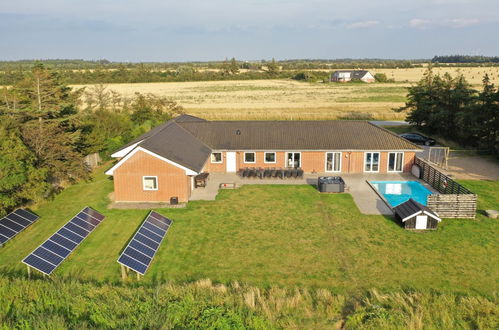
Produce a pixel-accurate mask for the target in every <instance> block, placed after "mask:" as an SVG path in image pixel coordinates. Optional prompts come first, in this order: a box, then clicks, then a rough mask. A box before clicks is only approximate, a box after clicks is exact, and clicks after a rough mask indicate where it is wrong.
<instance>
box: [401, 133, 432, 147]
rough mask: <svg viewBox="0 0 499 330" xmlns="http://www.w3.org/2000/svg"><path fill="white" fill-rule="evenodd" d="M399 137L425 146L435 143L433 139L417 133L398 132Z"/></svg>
mask: <svg viewBox="0 0 499 330" xmlns="http://www.w3.org/2000/svg"><path fill="white" fill-rule="evenodd" d="M400 137H402V138H404V139H406V140H407V141H411V142H412V143H416V144H424V145H425V146H432V145H434V144H435V140H433V139H432V138H429V137H427V136H424V135H422V134H419V133H404V134H400Z"/></svg>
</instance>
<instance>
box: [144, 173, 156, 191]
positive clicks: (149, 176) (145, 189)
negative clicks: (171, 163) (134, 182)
mask: <svg viewBox="0 0 499 330" xmlns="http://www.w3.org/2000/svg"><path fill="white" fill-rule="evenodd" d="M146 178H154V180H156V189H154V188H152V189H151V188H146V185H145V179H146ZM158 188H159V181H158V177H157V176H156V175H144V176H143V177H142V190H144V191H157V190H158Z"/></svg>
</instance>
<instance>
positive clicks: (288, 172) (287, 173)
mask: <svg viewBox="0 0 499 330" xmlns="http://www.w3.org/2000/svg"><path fill="white" fill-rule="evenodd" d="M292 173H293V170H292V169H287V170H286V172H285V173H284V175H286V178H290V177H291V175H292Z"/></svg>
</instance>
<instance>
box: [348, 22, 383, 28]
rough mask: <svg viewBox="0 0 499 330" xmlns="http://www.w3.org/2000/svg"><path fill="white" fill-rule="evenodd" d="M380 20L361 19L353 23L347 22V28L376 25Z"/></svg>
mask: <svg viewBox="0 0 499 330" xmlns="http://www.w3.org/2000/svg"><path fill="white" fill-rule="evenodd" d="M378 24H379V21H360V22H355V23H351V24H347V29H365V28H370V27H373V26H376V25H378Z"/></svg>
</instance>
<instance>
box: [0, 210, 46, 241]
mask: <svg viewBox="0 0 499 330" xmlns="http://www.w3.org/2000/svg"><path fill="white" fill-rule="evenodd" d="M38 218H39V216H37V215H35V214H33V213H31V212H28V211H26V210H23V209H18V210H15V211H14V212H12V213H10V214H9V215H7V216H6V217H4V218H2V219H0V245H2V244H5V243H6V242H7V241H9V240H10V239H12V238H13V237H14V236H16V235H17V234H19V233H20V232H22V231H23V230H24V229H26V227H28V226H29V225H31V224H32V223H33V222H35V221H36V220H38Z"/></svg>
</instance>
